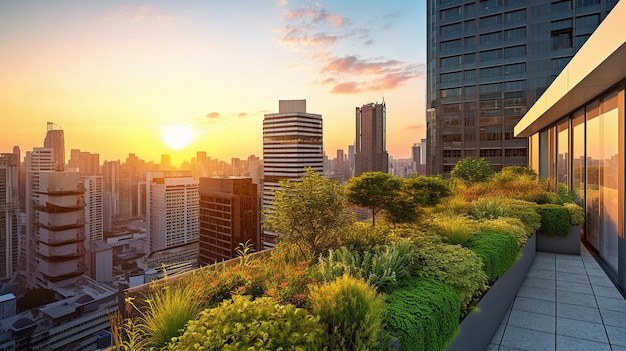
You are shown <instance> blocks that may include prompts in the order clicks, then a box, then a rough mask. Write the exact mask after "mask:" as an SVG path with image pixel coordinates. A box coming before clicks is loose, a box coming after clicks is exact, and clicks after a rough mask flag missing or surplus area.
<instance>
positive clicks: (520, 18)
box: [504, 9, 526, 24]
mask: <svg viewBox="0 0 626 351" xmlns="http://www.w3.org/2000/svg"><path fill="white" fill-rule="evenodd" d="M524 21H526V9H523V10H518V11H513V12H509V13H505V14H504V23H506V24H513V23H518V22H524Z"/></svg>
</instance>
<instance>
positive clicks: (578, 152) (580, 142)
mask: <svg viewBox="0 0 626 351" xmlns="http://www.w3.org/2000/svg"><path fill="white" fill-rule="evenodd" d="M571 135H572V142H571V146H572V193H573V195H574V201H576V203H577V204H579V205H580V206H583V208H584V207H585V109H584V108H581V109H580V110H578V111H576V112H574V116H573V117H572V134H571Z"/></svg>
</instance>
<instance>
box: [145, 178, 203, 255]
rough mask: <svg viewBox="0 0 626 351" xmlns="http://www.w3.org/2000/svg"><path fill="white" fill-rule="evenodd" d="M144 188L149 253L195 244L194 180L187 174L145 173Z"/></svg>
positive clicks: (196, 206)
mask: <svg viewBox="0 0 626 351" xmlns="http://www.w3.org/2000/svg"><path fill="white" fill-rule="evenodd" d="M146 186H147V191H146V196H147V199H146V206H147V208H146V222H148V225H149V238H150V252H156V251H160V250H165V249H167V248H171V247H174V246H177V245H181V244H187V243H189V242H192V241H197V240H198V234H199V225H198V215H199V209H198V208H199V207H198V206H199V205H198V200H199V196H198V181H196V180H193V178H192V176H191V171H156V172H147V175H146Z"/></svg>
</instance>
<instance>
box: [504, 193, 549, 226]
mask: <svg viewBox="0 0 626 351" xmlns="http://www.w3.org/2000/svg"><path fill="white" fill-rule="evenodd" d="M505 203H506V206H507V207H508V211H507V216H508V217H513V218H518V219H519V220H520V221H522V224H523V225H524V228H526V231H527V232H528V233H529V234H530V235H532V234H533V233H534V232H536V231H537V230H538V229H539V228H540V227H541V215H540V214H539V213H537V206H538V205H537V204H536V203H534V202H529V201H524V200H516V199H507V200H506V202H505Z"/></svg>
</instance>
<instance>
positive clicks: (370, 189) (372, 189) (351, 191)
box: [346, 172, 402, 226]
mask: <svg viewBox="0 0 626 351" xmlns="http://www.w3.org/2000/svg"><path fill="white" fill-rule="evenodd" d="M401 186H402V181H401V180H400V179H398V178H396V177H394V176H392V175H391V174H388V173H382V172H366V173H363V174H361V175H360V176H358V177H352V178H351V179H350V181H349V182H348V184H347V185H346V199H347V201H348V203H349V204H351V205H355V206H360V207H365V208H367V209H369V210H370V212H371V213H372V226H375V225H376V215H377V214H378V213H379V212H380V211H382V210H384V209H386V208H387V207H388V206H389V204H390V203H392V202H394V201H396V200H397V199H398V197H399V190H400V187H401Z"/></svg>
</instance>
